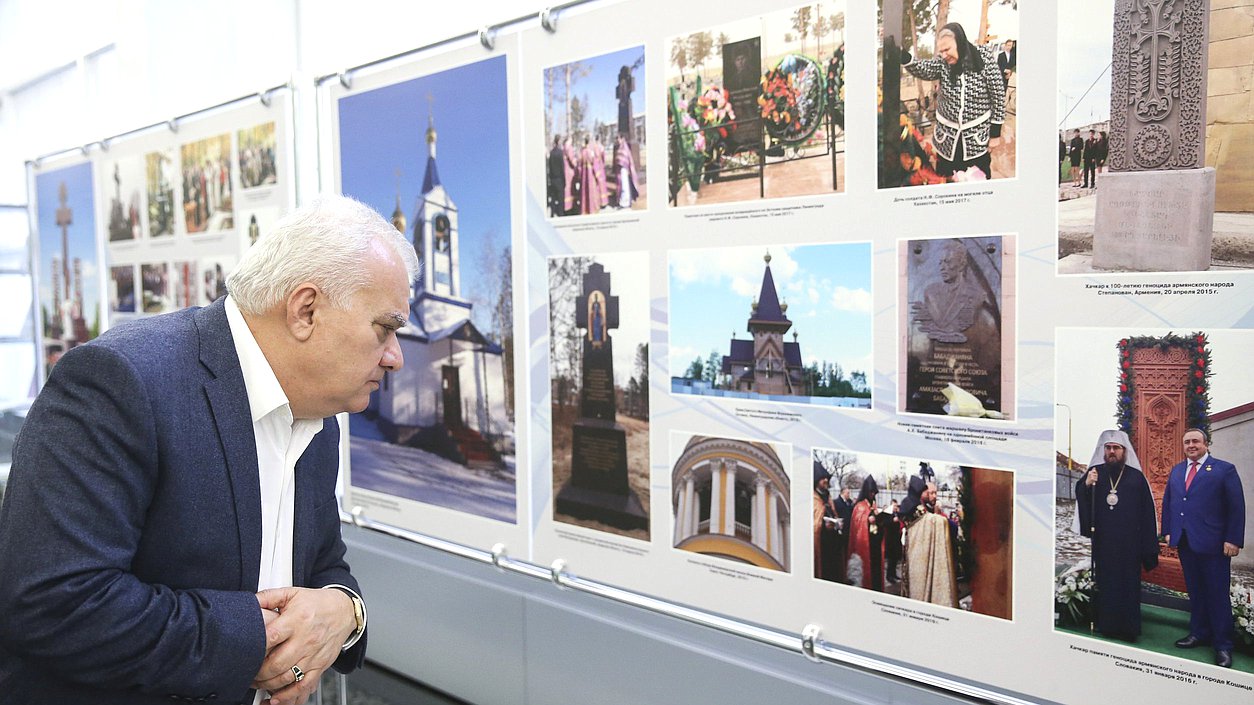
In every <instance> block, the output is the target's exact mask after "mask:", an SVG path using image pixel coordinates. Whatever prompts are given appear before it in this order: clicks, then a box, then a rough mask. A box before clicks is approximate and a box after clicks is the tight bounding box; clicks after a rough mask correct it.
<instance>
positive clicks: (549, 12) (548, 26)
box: [540, 7, 561, 34]
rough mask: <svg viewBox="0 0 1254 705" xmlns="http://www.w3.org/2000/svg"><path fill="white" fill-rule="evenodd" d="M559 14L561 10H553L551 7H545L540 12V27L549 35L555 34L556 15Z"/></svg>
mask: <svg viewBox="0 0 1254 705" xmlns="http://www.w3.org/2000/svg"><path fill="white" fill-rule="evenodd" d="M560 12H561V10H554V9H553V8H551V7H546V8H544V9H543V10H541V11H540V26H541V27H543V28H544V29H545V30H546V31H548V33H549V34H556V33H557V15H558V13H560Z"/></svg>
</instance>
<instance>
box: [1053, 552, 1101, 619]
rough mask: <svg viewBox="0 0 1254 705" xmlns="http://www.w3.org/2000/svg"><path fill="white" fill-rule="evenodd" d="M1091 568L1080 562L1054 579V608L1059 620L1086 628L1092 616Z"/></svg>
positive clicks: (1092, 586) (1085, 561) (1092, 589)
mask: <svg viewBox="0 0 1254 705" xmlns="http://www.w3.org/2000/svg"><path fill="white" fill-rule="evenodd" d="M1094 590H1095V586H1094V584H1093V568H1092V564H1090V563H1089V561H1087V560H1083V561H1080V562H1079V563H1076V564H1075V565H1073V566H1071V567H1070V568H1068V569H1066V570H1064V571H1063V572H1061V573H1059V574H1058V576H1057V577H1056V578H1054V607H1055V609H1056V614H1057V615H1058V617H1059V618H1060V620H1062V621H1065V622H1066V623H1068V624H1073V625H1075V626H1088V624H1089V621H1090V619H1091V618H1092V614H1093V591H1094Z"/></svg>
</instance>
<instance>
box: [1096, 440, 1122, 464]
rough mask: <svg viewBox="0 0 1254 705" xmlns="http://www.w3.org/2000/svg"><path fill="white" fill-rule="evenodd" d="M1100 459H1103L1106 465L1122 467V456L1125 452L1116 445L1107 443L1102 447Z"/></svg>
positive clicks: (1120, 446)
mask: <svg viewBox="0 0 1254 705" xmlns="http://www.w3.org/2000/svg"><path fill="white" fill-rule="evenodd" d="M1102 449H1103V453H1102V458H1103V459H1105V461H1106V464H1107V465H1123V462H1124V455H1125V454H1126V453H1127V451H1125V450H1124V448H1123V446H1122V445H1120V444H1118V443H1107V444H1106V445H1105V446H1103V447H1102Z"/></svg>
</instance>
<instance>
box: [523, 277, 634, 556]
mask: <svg viewBox="0 0 1254 705" xmlns="http://www.w3.org/2000/svg"><path fill="white" fill-rule="evenodd" d="M548 270H549V271H548V281H549V387H550V392H551V394H552V403H551V405H550V412H551V425H552V434H553V435H552V458H553V498H554V499H553V518H554V519H555V520H557V521H560V522H564V523H567V524H576V525H579V526H584V527H588V528H592V529H597V530H600V531H606V532H609V533H615V534H620V535H623V536H630V537H632V538H636V539H640V540H642V541H648V540H649V536H650V532H649V489H650V488H649V289H648V282H649V277H648V271H649V256H648V253H647V252H626V253H612V254H597V255H592V256H580V255H574V256H569V257H550V258H549V261H548Z"/></svg>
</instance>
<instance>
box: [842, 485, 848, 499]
mask: <svg viewBox="0 0 1254 705" xmlns="http://www.w3.org/2000/svg"><path fill="white" fill-rule="evenodd" d="M840 498H841V499H849V488H848V487H842V488H841V490H840Z"/></svg>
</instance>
